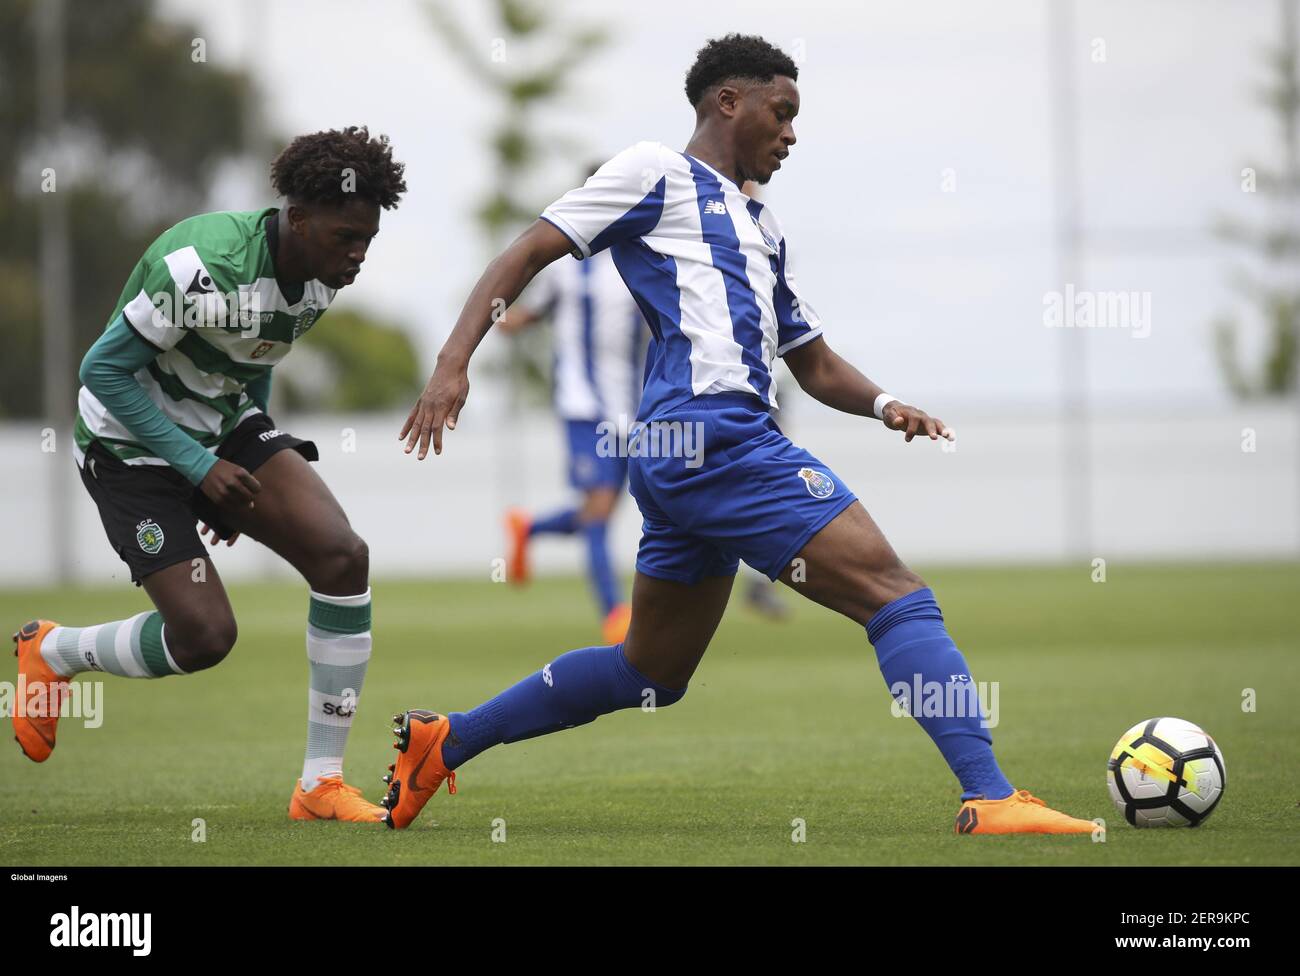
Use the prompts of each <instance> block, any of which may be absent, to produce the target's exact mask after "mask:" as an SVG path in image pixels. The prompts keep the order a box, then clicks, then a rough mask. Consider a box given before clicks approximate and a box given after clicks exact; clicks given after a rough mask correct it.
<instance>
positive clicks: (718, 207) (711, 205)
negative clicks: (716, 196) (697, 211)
mask: <svg viewBox="0 0 1300 976" xmlns="http://www.w3.org/2000/svg"><path fill="white" fill-rule="evenodd" d="M704 212H705V213H706V214H725V213H726V212H727V205H726V204H725V203H723V202H722V201H721V200H710V201H708V202H707V203H706V204H705V205H704Z"/></svg>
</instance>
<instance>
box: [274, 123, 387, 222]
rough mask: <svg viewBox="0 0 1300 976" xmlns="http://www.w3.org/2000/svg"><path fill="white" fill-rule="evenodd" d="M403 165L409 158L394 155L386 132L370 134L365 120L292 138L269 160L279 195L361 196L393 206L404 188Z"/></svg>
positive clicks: (333, 200)
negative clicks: (399, 160)
mask: <svg viewBox="0 0 1300 976" xmlns="http://www.w3.org/2000/svg"><path fill="white" fill-rule="evenodd" d="M405 169H406V164H405V163H399V162H397V161H395V160H394V159H393V149H392V147H391V146H390V145H389V144H388V136H379V137H378V138H376V139H372V138H371V137H370V131H369V130H368V129H367V128H366V127H365V126H360V127H358V126H355V125H350V126H348V127H347V128H346V129H327V130H325V131H323V132H313V133H311V134H310V135H305V136H298V138H296V139H294V140H293V142H291V143H289V145H288V146H287V147H285V150H284V151H283V152H282V153H280V155H279V156H277V157H275V162H273V163H272V164H271V185H272V186H273V187H275V191H276V192H277V193H279V194H280V195H281V196H283V197H286V198H288V199H292V200H298V201H301V202H303V203H330V204H338V203H343V202H344V201H345V200H348V199H351V198H353V197H359V198H361V199H362V200H366V201H368V202H370V203H374V204H376V205H378V206H381V207H383V208H384V209H385V210H392V209H393V208H394V207H396V206H397V201H398V198H399V197H400V196H401V195H402V194H403V193H405V192H406V180H404V179H403V178H402V173H403V172H404V171H405ZM345 170H350V171H351V172H350V174H349V173H345V172H344V171H345ZM349 175H350V176H351V177H352V180H351V185H349V181H348V179H347V177H348V176H349ZM345 187H346V188H345Z"/></svg>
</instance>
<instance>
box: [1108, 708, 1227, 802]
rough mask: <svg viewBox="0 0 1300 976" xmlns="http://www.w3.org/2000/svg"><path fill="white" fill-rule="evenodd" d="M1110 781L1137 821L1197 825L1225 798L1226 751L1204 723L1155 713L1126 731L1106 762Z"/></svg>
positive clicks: (1114, 797) (1113, 794)
mask: <svg viewBox="0 0 1300 976" xmlns="http://www.w3.org/2000/svg"><path fill="white" fill-rule="evenodd" d="M1106 785H1107V786H1108V787H1110V798H1111V799H1112V800H1114V801H1115V806H1117V807H1118V808H1119V812H1120V813H1122V814H1124V819H1125V820H1127V821H1128V822H1129V823H1131V824H1132V825H1133V826H1134V827H1198V826H1200V825H1201V824H1203V823H1204V822H1205V820H1206V818H1207V817H1209V815H1210V814H1211V813H1213V812H1214V808H1215V807H1217V806H1218V805H1219V801H1220V800H1221V799H1223V791H1224V789H1225V788H1226V787H1227V785H1228V774H1227V772H1226V771H1225V769H1224V765H1223V753H1221V752H1220V751H1219V747H1218V745H1216V744H1215V741H1214V740H1213V739H1212V738H1210V737H1209V735H1207V734H1206V733H1205V731H1204V730H1203V729H1201V728H1200V727H1199V726H1196V725H1193V724H1192V723H1191V722H1184V721H1183V720H1182V719H1180V718H1152V719H1148V720H1147V721H1145V722H1139V723H1138V724H1137V725H1135V726H1133V728H1131V729H1129V730H1128V731H1127V732H1125V733H1124V735H1123V737H1122V738H1121V739H1120V740H1119V742H1118V743H1116V745H1115V748H1114V750H1113V751H1112V752H1111V754H1110V762H1108V763H1107V764H1106Z"/></svg>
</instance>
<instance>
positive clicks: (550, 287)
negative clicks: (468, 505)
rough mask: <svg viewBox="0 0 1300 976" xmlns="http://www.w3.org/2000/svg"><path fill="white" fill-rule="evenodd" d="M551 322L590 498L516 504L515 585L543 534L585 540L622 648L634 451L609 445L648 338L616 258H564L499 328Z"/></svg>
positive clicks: (625, 417)
mask: <svg viewBox="0 0 1300 976" xmlns="http://www.w3.org/2000/svg"><path fill="white" fill-rule="evenodd" d="M596 169H597V167H595V166H593V167H591V168H590V171H589V172H588V174H587V175H588V176H590V175H591V174H592V173H594V172H595V171H596ZM548 318H549V319H550V320H551V321H552V322H553V323H554V326H555V334H554V350H555V356H554V361H555V369H554V386H555V412H556V413H557V414H559V416H560V419H561V420H562V421H563V422H564V429H565V438H566V440H567V442H568V453H569V466H568V467H569V484H570V485H572V486H573V487H574V488H575V489H577V490H578V491H579V492H581V494H582V501H581V503H580V504H579V505H578V506H577V507H567V508H562V509H560V510H559V511H555V512H551V513H549V514H546V515H540V516H536V517H534V516H532V515H530V514H529V513H528V512H526V511H524V510H523V509H518V508H515V509H511V510H510V511H509V512H507V513H506V534H507V541H508V543H509V545H510V559H509V565H508V568H507V577H508V578H509V579H510V581H511V582H514V583H526V582H527V581H528V578H529V564H528V548H529V543H530V541H531V540H532V539H533V538H535V537H536V536H539V535H561V536H581V537H582V540H583V543H584V545H585V546H586V550H587V577H588V579H589V580H590V582H591V588H592V592H593V593H594V595H595V597H596V602H597V605H598V607H599V608H600V616H601V620H602V633H603V637H604V640H605V642H606V643H609V644H617V643H620V642H621V641H622V640H623V638H624V637H626V636H627V626H628V621H629V620H630V619H631V617H632V611H631V608H630V607H629V606H628V605H627V603H626V602H624V600H623V592H622V587H621V585H620V584H619V581H618V574H617V573H616V572H615V570H614V567H613V564H612V563H611V561H610V558H609V540H608V530H609V520H610V516H611V515H612V514H613V512H614V506H615V505H616V504H617V503H618V499H619V497H620V496H621V495H622V493H623V487H624V485H625V484H626V482H627V457H626V456H625V455H624V454H622V453H621V452H619V451H618V450H613V451H611V450H609V449H608V448H609V446H610V445H611V444H612V445H613V446H614V447H615V448H616V447H617V445H618V444H619V443H620V441H619V439H618V438H617V434H618V432H619V431H626V430H627V429H628V427H629V426H630V425H631V423H632V421H633V420H635V419H636V409H637V402H638V401H639V400H640V398H641V372H642V369H643V367H644V363H645V349H646V344H647V342H648V341H649V337H650V334H649V332H648V330H647V329H646V325H645V319H643V318H642V317H641V311H640V309H638V308H637V306H636V302H635V301H633V299H632V294H631V293H630V292H629V291H628V290H627V285H625V284H624V283H623V279H622V278H621V277H620V276H619V273H618V269H617V268H615V267H614V261H613V259H612V258H611V257H610V256H609V255H608V254H600V255H597V256H595V257H594V258H593V259H592V260H588V261H574V260H569V261H556V262H555V263H554V264H552V265H550V266H549V267H547V268H546V269H545V270H544V271H542V273H541V274H539V275H538V276H537V277H536V278H535V279H534V281H533V284H532V286H531V287H530V288H529V289H528V292H527V294H526V295H525V296H524V301H522V302H517V303H516V304H514V305H512V306H511V307H510V308H509V309H508V310H507V312H506V315H505V316H504V317H503V318H502V319H501V321H500V322H499V323H498V324H497V325H498V328H500V329H501V330H502V331H504V332H506V333H510V334H515V333H518V332H521V331H523V330H524V329H526V328H529V327H530V326H533V325H535V324H536V323H538V322H540V321H542V320H544V319H548ZM611 434H613V435H615V436H614V437H613V438H611V436H610V435H611Z"/></svg>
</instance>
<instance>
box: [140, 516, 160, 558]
mask: <svg viewBox="0 0 1300 976" xmlns="http://www.w3.org/2000/svg"><path fill="white" fill-rule="evenodd" d="M135 541H136V542H138V543H140V548H141V549H143V550H144V551H145V552H147V553H148V554H149V555H151V556H156V555H158V553H159V552H161V551H162V547H163V530H162V526H161V525H159V524H158V523H157V522H155V521H154V520H153V519H145V520H144V521H143V522H141V523H140V524H139V525H137V526H136V527H135Z"/></svg>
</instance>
